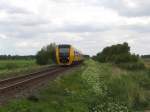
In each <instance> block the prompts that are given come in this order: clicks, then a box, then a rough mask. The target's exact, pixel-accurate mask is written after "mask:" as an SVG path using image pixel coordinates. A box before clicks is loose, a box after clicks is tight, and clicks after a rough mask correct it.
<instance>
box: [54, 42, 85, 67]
mask: <svg viewBox="0 0 150 112" xmlns="http://www.w3.org/2000/svg"><path fill="white" fill-rule="evenodd" d="M55 51H56V63H57V64H58V65H62V66H65V65H67V66H69V65H76V64H80V63H82V62H83V60H84V58H83V54H82V52H81V51H79V50H77V49H76V48H74V47H73V46H72V45H69V44H61V45H57V46H56V50H55Z"/></svg>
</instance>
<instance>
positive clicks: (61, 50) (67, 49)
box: [60, 48, 69, 53]
mask: <svg viewBox="0 0 150 112" xmlns="http://www.w3.org/2000/svg"><path fill="white" fill-rule="evenodd" d="M68 52H69V48H60V53H68Z"/></svg>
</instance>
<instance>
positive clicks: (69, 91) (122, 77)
mask: <svg viewBox="0 0 150 112" xmlns="http://www.w3.org/2000/svg"><path fill="white" fill-rule="evenodd" d="M144 110H150V71H149V70H139V71H127V70H122V69H120V68H118V67H116V66H113V65H112V64H101V63H98V62H95V61H93V60H88V61H86V62H85V64H84V65H83V66H82V67H80V68H77V69H76V70H73V71H71V72H68V73H65V75H63V76H61V77H58V78H57V79H55V80H54V81H50V83H49V85H48V87H47V88H43V89H41V90H40V91H39V92H38V93H33V95H31V96H30V97H28V98H22V99H18V100H13V101H11V102H10V103H9V104H7V105H5V106H2V107H1V108H0V112H143V111H144Z"/></svg>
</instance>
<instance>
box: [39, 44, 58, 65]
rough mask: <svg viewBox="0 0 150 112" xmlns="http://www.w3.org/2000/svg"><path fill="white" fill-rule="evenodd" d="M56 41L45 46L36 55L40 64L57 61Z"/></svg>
mask: <svg viewBox="0 0 150 112" xmlns="http://www.w3.org/2000/svg"><path fill="white" fill-rule="evenodd" d="M55 46H56V45H55V43H52V44H50V45H47V46H46V47H43V48H42V49H41V50H40V51H39V52H38V53H37V55H36V62H37V64H39V65H46V64H51V63H54V62H55Z"/></svg>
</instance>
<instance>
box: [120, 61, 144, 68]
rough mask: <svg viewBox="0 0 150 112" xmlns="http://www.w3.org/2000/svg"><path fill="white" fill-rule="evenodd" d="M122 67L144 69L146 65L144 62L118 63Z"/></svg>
mask: <svg viewBox="0 0 150 112" xmlns="http://www.w3.org/2000/svg"><path fill="white" fill-rule="evenodd" d="M118 66H119V67H120V68H123V69H128V70H142V69H145V65H144V63H143V62H140V61H138V62H129V63H120V64H118Z"/></svg>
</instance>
